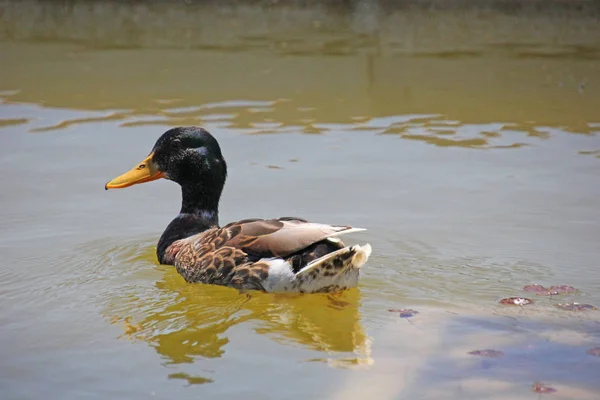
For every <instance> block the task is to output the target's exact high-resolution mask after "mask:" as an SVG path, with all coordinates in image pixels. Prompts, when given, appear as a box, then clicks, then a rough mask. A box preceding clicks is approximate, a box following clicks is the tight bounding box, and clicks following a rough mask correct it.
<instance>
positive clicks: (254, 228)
mask: <svg viewBox="0 0 600 400" xmlns="http://www.w3.org/2000/svg"><path fill="white" fill-rule="evenodd" d="M159 178H165V179H169V180H171V181H174V182H176V183H178V184H179V185H180V186H181V193H182V202H181V211H180V212H179V215H177V216H176V217H175V219H173V221H171V223H170V224H169V225H168V226H167V228H166V229H165V231H164V232H163V234H162V235H161V237H160V239H159V241H158V245H157V249H156V255H157V257H158V261H159V262H160V263H161V264H166V265H174V266H175V268H176V269H177V271H178V272H179V274H181V276H183V278H184V279H185V280H186V281H187V282H201V283H205V284H215V285H223V286H229V287H233V288H236V289H238V290H244V291H245V290H260V291H264V292H301V293H315V292H321V293H325V292H339V291H342V290H346V289H349V288H352V287H355V286H356V285H357V284H358V277H359V270H360V268H361V267H362V266H363V265H364V264H365V263H366V262H367V259H368V258H369V256H370V254H371V246H370V245H369V244H365V245H363V246H361V245H354V246H348V247H346V246H344V244H343V243H342V241H341V240H340V239H339V238H338V236H340V235H342V234H348V233H352V232H358V231H363V230H364V229H360V228H353V227H351V226H339V225H327V224H320V223H314V222H309V221H307V220H305V219H301V218H294V217H283V218H276V219H259V218H252V219H245V220H241V221H237V222H232V223H230V224H227V225H225V226H223V227H220V226H219V200H220V198H221V192H222V191H223V186H224V185H225V180H226V178H227V164H226V163H225V159H224V158H223V155H222V154H221V148H220V146H219V143H218V142H217V140H216V139H215V138H214V137H213V136H212V135H211V134H210V133H209V132H208V131H206V130H204V129H203V128H200V127H178V128H173V129H170V130H168V131H167V132H165V133H163V134H162V135H161V137H160V138H159V139H158V140H157V141H156V144H155V145H154V148H153V149H152V151H151V152H150V155H148V157H146V158H145V159H144V160H143V161H142V162H141V163H139V164H138V165H136V166H135V167H134V168H133V169H131V170H130V171H129V172H126V173H124V174H123V175H120V176H118V177H117V178H115V179H113V180H111V181H110V182H108V183H107V184H106V186H105V189H107V190H108V189H121V188H126V187H129V186H132V185H135V184H138V183H144V182H150V181H153V180H156V179H159Z"/></svg>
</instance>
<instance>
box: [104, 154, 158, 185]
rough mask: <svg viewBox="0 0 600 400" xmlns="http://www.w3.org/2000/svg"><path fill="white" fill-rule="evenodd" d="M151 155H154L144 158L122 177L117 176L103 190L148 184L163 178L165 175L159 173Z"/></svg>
mask: <svg viewBox="0 0 600 400" xmlns="http://www.w3.org/2000/svg"><path fill="white" fill-rule="evenodd" d="M153 155H154V153H150V155H149V156H148V157H146V158H145V159H144V161H142V162H141V163H140V164H138V165H137V166H135V167H134V168H132V169H131V170H130V171H127V172H125V173H124V174H123V175H120V176H117V177H116V178H115V179H113V180H112V181H110V182H108V183H107V184H106V186H104V189H106V190H108V189H122V188H126V187H129V186H133V185H136V184H138V183H144V182H150V181H155V180H157V179H160V178H164V177H165V174H164V173H163V172H162V171H160V170H159V169H158V168H157V167H156V165H155V164H154V162H153V161H152V156H153Z"/></svg>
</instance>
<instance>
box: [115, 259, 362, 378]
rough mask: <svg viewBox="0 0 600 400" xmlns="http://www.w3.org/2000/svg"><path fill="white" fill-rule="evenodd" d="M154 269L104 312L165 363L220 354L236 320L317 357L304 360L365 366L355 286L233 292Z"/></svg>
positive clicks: (168, 269) (165, 269) (171, 270)
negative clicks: (331, 290) (336, 290)
mask: <svg viewBox="0 0 600 400" xmlns="http://www.w3.org/2000/svg"><path fill="white" fill-rule="evenodd" d="M144 253H146V252H145V251H144ZM147 256H148V257H152V256H151V255H150V253H148V254H146V255H145V256H144V257H143V258H145V259H146V261H144V262H143V264H145V265H138V267H139V270H140V271H142V268H145V269H146V271H147V270H148V268H149V267H150V266H149V265H148V257H147ZM138 261H139V259H138ZM156 269H158V271H159V272H160V274H161V275H160V276H161V278H160V279H159V280H158V281H156V280H154V283H152V281H151V280H150V279H148V280H147V282H148V285H141V284H140V282H139V281H137V278H136V281H137V282H136V285H135V286H129V289H127V290H125V292H123V291H121V292H120V295H119V296H118V298H114V299H113V300H112V301H111V304H110V306H109V307H107V309H106V312H105V314H106V315H107V317H108V318H109V319H110V321H111V322H112V323H114V324H118V325H121V326H122V327H123V330H124V333H123V335H122V336H123V337H126V338H129V339H131V340H143V341H145V342H147V343H148V344H149V345H150V346H152V347H154V349H155V350H156V351H157V352H158V353H159V354H160V355H162V356H163V357H164V358H165V359H166V360H167V363H168V364H180V363H192V362H194V360H195V359H196V358H198V357H202V358H216V357H221V356H223V355H224V353H225V351H226V347H227V344H228V343H229V341H230V339H229V337H228V335H227V331H228V330H229V329H230V328H231V327H233V326H236V325H239V324H247V327H248V329H249V330H252V331H253V332H255V333H258V334H261V335H267V336H268V337H270V338H271V339H273V340H274V341H276V342H277V343H279V344H282V345H290V344H292V345H293V344H300V345H302V346H304V347H306V348H307V349H311V350H316V351H319V352H322V353H323V354H324V356H323V357H322V358H318V359H313V360H311V361H320V362H327V363H329V364H330V365H332V366H336V367H352V366H355V365H365V364H370V363H371V358H370V346H369V339H368V337H367V335H366V333H365V331H364V329H363V328H362V326H361V322H360V313H359V305H360V292H359V290H358V289H353V290H349V291H346V292H343V293H341V294H336V295H332V294H311V295H301V294H295V295H290V294H286V295H283V294H279V295H276V294H266V293H260V292H254V291H253V292H247V293H239V292H238V291H237V290H234V289H230V288H226V287H220V286H212V285H201V284H188V283H186V282H185V281H184V280H183V279H182V278H181V276H180V275H179V274H177V272H176V271H175V269H174V268H172V267H168V266H157V267H156ZM146 279H147V278H146Z"/></svg>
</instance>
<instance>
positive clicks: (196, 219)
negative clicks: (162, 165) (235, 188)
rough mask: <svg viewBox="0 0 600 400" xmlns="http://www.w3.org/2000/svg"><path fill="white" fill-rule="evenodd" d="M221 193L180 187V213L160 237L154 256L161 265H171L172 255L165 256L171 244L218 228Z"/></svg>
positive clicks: (194, 187) (198, 186)
mask: <svg viewBox="0 0 600 400" xmlns="http://www.w3.org/2000/svg"><path fill="white" fill-rule="evenodd" d="M220 196H221V193H220V191H219V193H215V192H212V193H210V192H207V191H206V189H204V188H203V187H201V186H200V185H185V186H184V185H182V186H181V211H180V212H179V215H177V216H176V217H175V218H174V219H173V221H171V223H170V224H169V225H168V226H167V229H165V231H164V232H163V234H162V235H161V237H160V239H159V241H158V246H157V249H156V255H157V256H158V260H159V262H160V263H161V264H172V263H173V261H174V260H173V258H174V254H169V256H168V257H167V256H166V252H167V249H168V248H169V246H171V244H173V242H175V241H177V240H180V239H184V238H186V237H190V236H192V235H195V234H198V233H201V232H204V231H205V230H207V229H210V228H213V227H215V226H219V198H220Z"/></svg>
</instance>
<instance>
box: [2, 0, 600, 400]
mask: <svg viewBox="0 0 600 400" xmlns="http://www.w3.org/2000/svg"><path fill="white" fill-rule="evenodd" d="M64 4H66V3H61V5H58V3H55V2H37V1H27V2H4V3H3V5H2V7H1V10H2V12H0V22H1V27H0V38H1V41H0V62H1V70H2V73H1V74H0V91H1V93H0V94H1V97H2V103H1V104H0V171H2V173H1V174H0V187H2V196H1V199H2V203H1V207H0V227H1V230H0V252H1V254H2V263H1V266H0V279H1V282H2V285H1V287H0V296H1V301H0V343H1V344H2V346H0V360H1V361H0V390H1V392H2V398H6V399H38V398H51V399H54V398H56V399H66V398H69V399H70V398H94V399H106V398H115V399H117V398H119V399H120V398H123V399H125V398H127V399H146V398H154V397H155V398H182V399H187V398H190V399H191V398H199V397H202V398H216V397H218V398H224V399H226V398H239V397H241V396H243V397H246V398H263V399H300V398H303V399H304V398H327V399H341V398H345V399H363V398H366V397H369V398H377V399H398V398H406V399H441V398H444V399H481V398H486V399H492V398H493V399H522V398H523V399H529V398H536V396H537V395H536V394H535V393H532V392H531V385H532V384H533V382H536V381H544V382H546V383H548V384H549V385H551V386H553V387H554V388H556V389H557V390H558V391H557V392H556V393H555V394H553V395H552V396H553V398H557V399H561V398H562V399H597V398H598V397H599V396H600V384H599V382H600V380H598V371H600V358H598V357H594V356H592V355H588V354H586V351H587V349H589V348H591V347H596V346H600V311H591V312H582V313H573V312H568V311H564V310H560V309H558V308H556V307H554V305H555V304H556V303H559V302H573V301H576V302H581V303H589V304H595V305H596V306H600V289H599V288H600V273H599V267H600V266H599V262H598V259H599V255H600V250H598V247H597V246H598V240H599V238H600V208H599V207H598V204H599V203H598V199H599V198H600V136H599V135H598V133H600V114H599V111H598V110H600V90H599V87H600V86H599V85H600V34H599V32H600V31H598V26H599V25H598V23H599V21H598V18H597V14H596V13H594V12H593V11H594V10H595V9H593V8H592V9H591V11H590V9H586V8H585V7H584V10H583V11H577V10H576V9H575V8H573V9H560V10H555V9H550V10H549V11H544V12H540V11H536V12H533V11H531V10H529V9H524V10H520V11H519V10H517V11H515V10H512V11H511V10H510V9H508V10H507V9H498V8H496V7H492V6H490V7H486V8H480V9H473V10H472V9H470V8H468V9H444V10H438V11H432V10H431V9H423V8H419V9H405V10H401V9H394V8H384V7H383V6H382V7H375V6H374V5H373V4H374V3H371V2H360V3H359V4H358V5H357V6H356V8H355V9H354V11H353V10H351V9H347V8H344V9H329V8H323V7H319V6H311V7H305V8H299V7H294V6H275V7H271V8H267V9H265V10H262V9H260V8H258V7H256V6H232V7H229V6H222V7H220V8H217V7H213V6H194V5H187V6H184V5H167V4H164V3H157V4H146V3H142V2H138V3H132V4H129V5H127V4H120V2H115V3H108V2H96V1H92V2H89V1H81V2H77V1H76V2H71V3H69V4H67V5H64ZM581 4H587V5H588V6H589V3H587V2H582V3H581ZM187 124H200V125H203V126H205V127H206V128H207V129H209V130H210V131H211V132H212V133H213V134H214V135H215V136H216V137H217V138H218V140H219V141H220V143H221V145H222V147H223V151H224V155H225V157H226V159H227V161H228V163H229V165H230V178H229V180H228V182H227V184H226V188H225V192H224V196H223V199H222V204H221V220H222V221H223V222H226V221H231V220H235V219H240V218H246V217H273V216H282V215H298V216H302V217H305V218H308V219H311V220H318V221H323V222H328V223H342V224H352V225H355V226H361V227H365V228H368V231H367V232H365V233H360V234H356V235H353V236H352V237H349V238H348V241H349V242H352V243H353V242H370V243H371V244H372V246H373V248H374V254H373V256H372V258H371V260H370V262H369V264H368V265H367V266H366V267H365V269H364V273H363V278H362V281H361V285H360V287H359V288H358V289H356V290H352V291H349V292H347V293H345V294H344V295H343V296H341V297H336V298H332V297H330V296H320V295H311V296H274V295H265V294H253V295H252V296H251V298H250V299H248V298H246V296H243V295H239V294H238V293H237V292H236V291H234V290H230V289H227V288H220V287H211V286H203V285H188V284H186V283H185V282H184V281H183V279H181V278H180V277H179V276H178V275H177V273H176V272H175V271H174V269H172V268H170V267H166V266H159V265H157V262H156V259H155V256H154V246H155V243H156V241H157V239H158V237H159V235H160V233H161V232H162V230H163V229H164V227H165V226H166V224H167V223H168V222H169V221H170V220H171V218H172V217H173V216H174V215H175V213H176V212H177V210H178V207H179V191H178V190H177V188H176V186H175V185H174V184H172V183H170V182H166V181H161V182H154V183H152V184H148V185H140V186H136V187H134V188H131V189H128V190H126V191H117V192H105V191H104V189H103V186H104V183H105V182H106V181H107V180H108V179H110V178H112V177H113V176H115V175H116V174H118V173H121V172H122V171H123V170H124V169H125V168H128V167H130V166H131V165H132V164H133V163H135V162H137V160H138V159H140V157H142V156H144V155H146V154H147V153H148V151H149V150H150V148H151V147H152V145H153V144H154V141H155V140H156V138H157V137H158V136H159V135H160V134H161V133H162V132H163V131H164V130H166V129H168V128H169V127H172V126H178V125H187ZM531 283H540V284H544V285H553V284H569V285H573V286H575V287H577V288H578V289H580V291H579V292H578V293H575V294H572V295H566V296H560V297H553V298H547V297H540V296H536V295H534V294H531V293H525V292H523V291H522V290H521V288H522V287H523V286H524V285H527V284H531ZM524 295H528V297H533V299H534V300H535V303H534V304H532V305H529V306H526V307H523V308H520V307H516V308H511V307H506V306H500V305H499V304H498V300H499V299H501V298H503V297H508V296H524ZM399 308H411V309H415V310H418V311H419V314H417V315H416V316H414V317H413V318H410V319H402V318H399V316H398V313H391V312H389V311H388V309H399ZM485 348H491V349H496V350H500V351H502V352H504V356H502V357H499V358H491V359H483V358H478V357H474V356H471V355H468V354H467V352H468V351H471V350H475V349H485Z"/></svg>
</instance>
